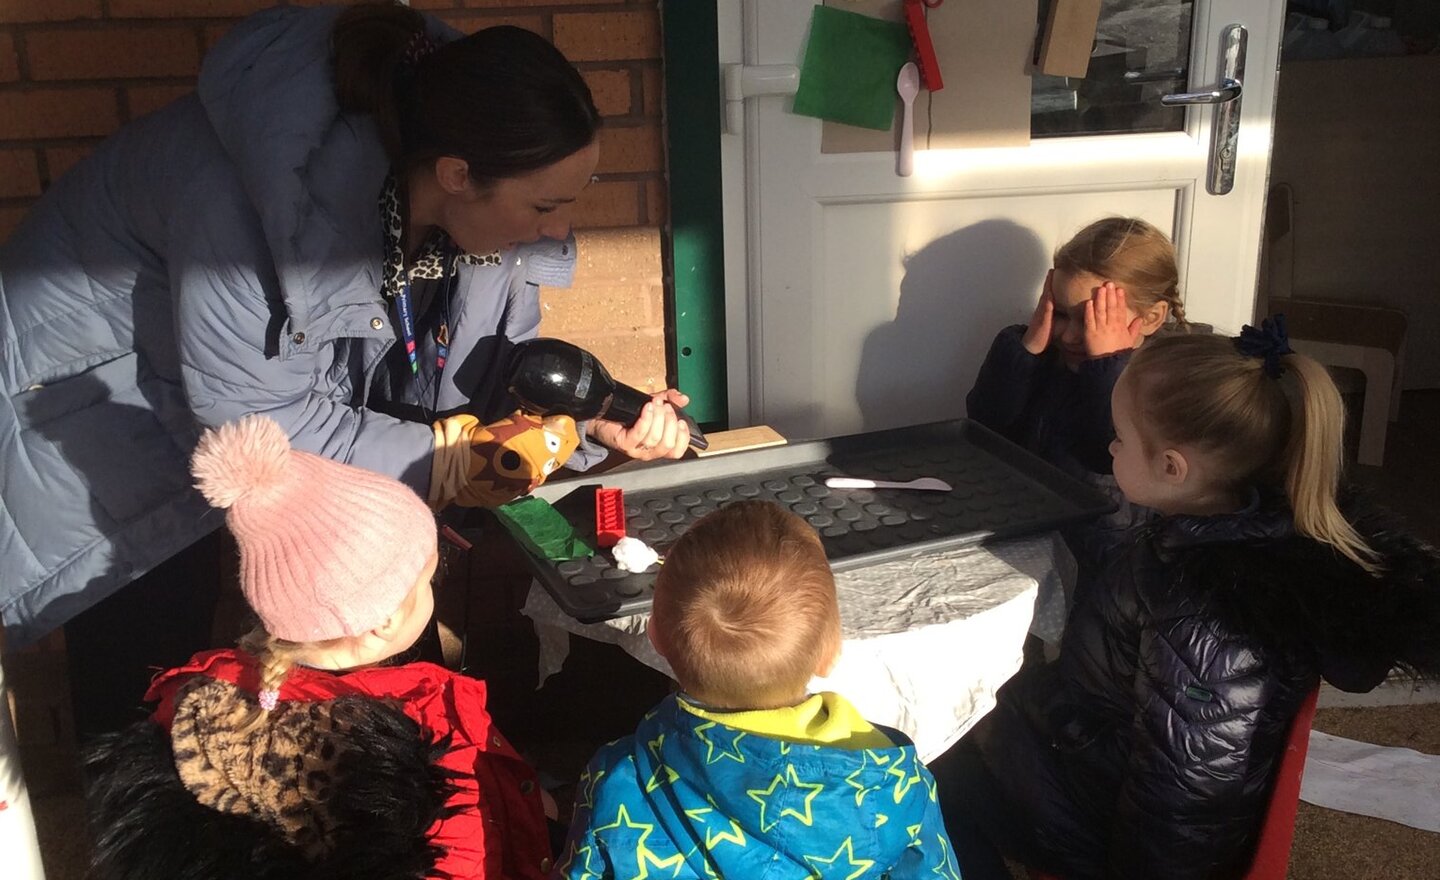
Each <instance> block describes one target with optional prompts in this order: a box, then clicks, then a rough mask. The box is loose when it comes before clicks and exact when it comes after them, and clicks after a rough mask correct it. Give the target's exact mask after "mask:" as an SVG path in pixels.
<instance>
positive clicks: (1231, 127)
mask: <svg viewBox="0 0 1440 880" xmlns="http://www.w3.org/2000/svg"><path fill="white" fill-rule="evenodd" d="M1246 37H1247V33H1246V30H1245V26H1244V25H1241V24H1232V25H1227V26H1226V27H1225V30H1224V31H1222V32H1221V34H1220V78H1219V79H1220V85H1218V86H1216V87H1215V88H1213V89H1202V90H1201V91H1198V92H1181V93H1179V94H1174V95H1164V96H1162V97H1161V98H1160V103H1161V104H1164V105H1165V106H1167V107H1188V106H1195V105H1205V104H1208V105H1210V106H1212V107H1214V108H1215V115H1214V117H1213V118H1212V119H1211V122H1210V161H1209V168H1208V171H1207V174H1206V179H1205V191H1206V192H1208V193H1210V194H1211V195H1212V196H1223V195H1225V194H1226V193H1228V192H1230V190H1232V189H1234V188H1235V159H1236V157H1237V156H1238V150H1237V143H1238V141H1239V139H1240V94H1241V91H1242V89H1243V86H1242V83H1243V82H1244V81H1245V42H1246Z"/></svg>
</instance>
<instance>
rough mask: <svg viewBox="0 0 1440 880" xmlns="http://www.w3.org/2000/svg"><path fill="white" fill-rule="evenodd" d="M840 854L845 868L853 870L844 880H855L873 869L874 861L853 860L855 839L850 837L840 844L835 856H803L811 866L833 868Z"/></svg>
mask: <svg viewBox="0 0 1440 880" xmlns="http://www.w3.org/2000/svg"><path fill="white" fill-rule="evenodd" d="M841 853H844V854H845V862H844V865H845V867H847V868H854V869H855V870H853V871H851V872H850V873H849V874H846V875H845V880H855V878H856V877H860V876H862V875H863V874H865V873H866V872H867V871H869V870H870V869H871V868H873V867H875V861H874V860H873V859H857V858H855V839H854V838H852V837H847V838H845V841H844V842H843V843H841V844H840V848H839V849H837V850H835V854H834V855H832V856H831V857H830V858H828V859H822V858H820V857H819V856H805V861H807V862H809V863H810V864H811V865H812V866H814V865H831V866H833V865H835V864H836V863H837V862H838V861H839V859H840V854H841ZM817 873H818V872H817Z"/></svg>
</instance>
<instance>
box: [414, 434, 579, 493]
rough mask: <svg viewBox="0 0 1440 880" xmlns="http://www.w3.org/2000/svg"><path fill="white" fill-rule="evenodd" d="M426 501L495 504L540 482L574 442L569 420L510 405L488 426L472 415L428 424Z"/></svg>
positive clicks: (576, 440) (559, 463) (561, 461)
mask: <svg viewBox="0 0 1440 880" xmlns="http://www.w3.org/2000/svg"><path fill="white" fill-rule="evenodd" d="M434 429H435V458H434V461H433V463H432V465H431V468H430V506H431V507H433V508H435V509H437V510H438V509H440V508H442V507H444V506H446V505H447V504H459V505H460V506H462V507H497V506H499V505H501V504H504V503H505V502H507V501H510V500H512V499H515V498H518V497H520V496H521V495H524V494H526V493H528V492H530V491H533V490H534V489H535V487H537V486H539V485H540V484H541V483H543V482H545V478H546V477H548V476H550V474H552V473H553V472H555V471H556V470H558V469H559V468H560V467H561V466H562V465H564V464H565V462H566V461H567V460H568V459H569V458H570V455H571V453H573V452H574V451H575V449H576V447H577V446H579V445H580V435H579V433H577V431H576V428H575V420H574V419H572V418H570V417H569V416H563V415H556V416H546V417H544V418H540V417H538V416H532V415H530V414H529V413H525V412H521V411H520V410H516V411H515V412H513V413H511V414H510V416H509V418H504V419H500V420H499V421H497V422H493V423H491V424H489V425H482V424H480V420H479V419H477V418H475V417H474V416H472V415H457V416H450V417H449V418H445V419H441V420H440V421H438V422H436V423H435V424H434Z"/></svg>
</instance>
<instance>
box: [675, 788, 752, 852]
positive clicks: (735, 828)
mask: <svg viewBox="0 0 1440 880" xmlns="http://www.w3.org/2000/svg"><path fill="white" fill-rule="evenodd" d="M705 800H706V801H707V802H708V803H709V804H710V806H708V807H696V808H695V809H693V810H686V811H685V816H686V818H688V819H690V821H692V822H700V824H701V825H702V826H703V827H704V828H705V851H706V852H709V851H710V850H713V849H714V848H715V845H716V844H719V843H733V844H735V845H736V846H739V847H743V846H745V831H744V829H742V828H741V827H740V823H739V822H736V821H735V820H734V819H729V818H727V817H725V816H719V812H718V811H719V807H717V806H715V799H714V798H712V797H710V796H709V795H708V794H707V795H706V796H705ZM711 814H715V815H717V816H719V818H721V819H722V820H725V821H727V822H728V823H729V825H730V830H729V831H718V832H717V831H713V830H712V829H711V828H710V819H709V818H708V817H709V816H710V815H711Z"/></svg>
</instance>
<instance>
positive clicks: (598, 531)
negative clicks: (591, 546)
mask: <svg viewBox="0 0 1440 880" xmlns="http://www.w3.org/2000/svg"><path fill="white" fill-rule="evenodd" d="M623 537H625V498H624V496H623V495H622V494H621V492H620V490H619V489H596V490H595V543H596V544H599V545H600V546H601V547H614V546H615V544H616V543H618V542H619V540H620V539H621V538H623Z"/></svg>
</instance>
